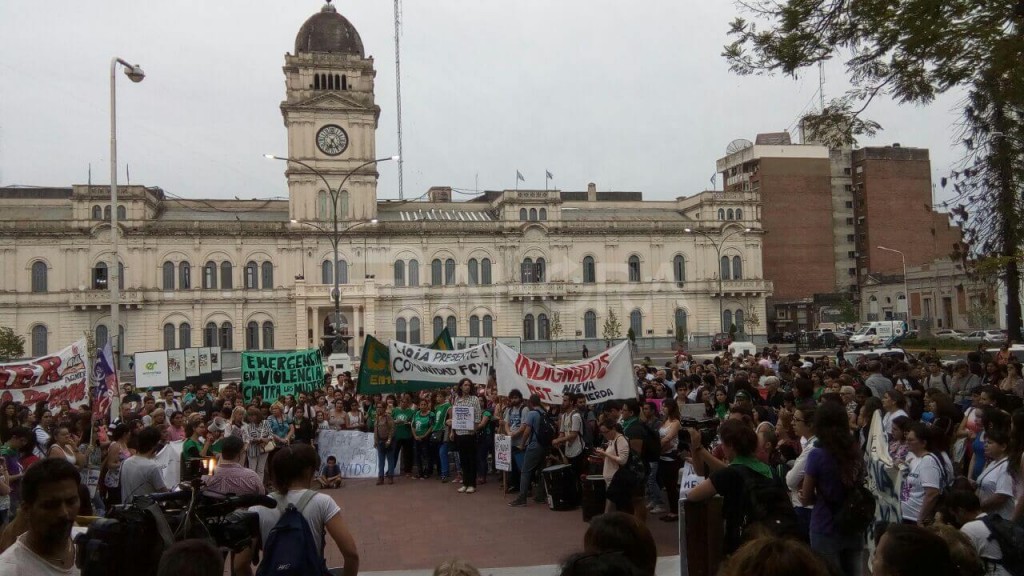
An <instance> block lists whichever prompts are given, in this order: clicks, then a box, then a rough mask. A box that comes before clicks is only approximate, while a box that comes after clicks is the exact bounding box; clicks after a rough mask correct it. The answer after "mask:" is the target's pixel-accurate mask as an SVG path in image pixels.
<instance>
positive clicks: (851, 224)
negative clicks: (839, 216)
mask: <svg viewBox="0 0 1024 576" xmlns="http://www.w3.org/2000/svg"><path fill="white" fill-rule="evenodd" d="M846 225H847V226H853V218H847V219H846Z"/></svg>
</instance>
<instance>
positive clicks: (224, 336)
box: [220, 322, 233, 350]
mask: <svg viewBox="0 0 1024 576" xmlns="http://www.w3.org/2000/svg"><path fill="white" fill-rule="evenodd" d="M232 336H233V331H232V328H231V322H225V323H223V324H221V325H220V349H221V350H231V346H232Z"/></svg>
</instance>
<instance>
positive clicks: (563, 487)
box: [541, 464, 580, 511]
mask: <svg viewBox="0 0 1024 576" xmlns="http://www.w3.org/2000/svg"><path fill="white" fill-rule="evenodd" d="M541 477H542V478H543V479H544V490H545V491H546V492H547V493H548V508H550V509H552V510H559V511H562V510H572V509H573V508H575V507H577V506H579V504H580V495H579V490H578V488H577V482H576V476H575V473H574V472H573V469H572V466H570V465H568V464H558V465H556V466H548V467H547V468H545V469H544V470H543V471H542V472H541Z"/></svg>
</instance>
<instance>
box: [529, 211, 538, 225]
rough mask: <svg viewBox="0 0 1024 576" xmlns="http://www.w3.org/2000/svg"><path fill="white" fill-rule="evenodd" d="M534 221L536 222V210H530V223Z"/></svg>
mask: <svg viewBox="0 0 1024 576" xmlns="http://www.w3.org/2000/svg"><path fill="white" fill-rule="evenodd" d="M536 221H537V209H536V208H530V222H536Z"/></svg>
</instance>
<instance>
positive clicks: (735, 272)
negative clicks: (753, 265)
mask: <svg viewBox="0 0 1024 576" xmlns="http://www.w3.org/2000/svg"><path fill="white" fill-rule="evenodd" d="M732 279H733V280H742V279H743V260H741V259H740V257H739V256H733V257H732Z"/></svg>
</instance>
